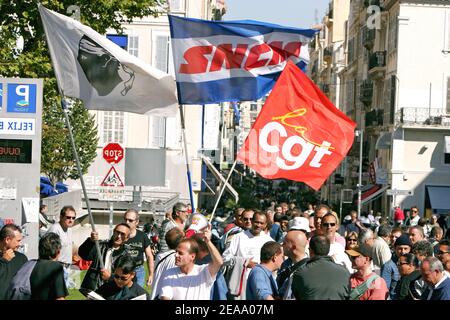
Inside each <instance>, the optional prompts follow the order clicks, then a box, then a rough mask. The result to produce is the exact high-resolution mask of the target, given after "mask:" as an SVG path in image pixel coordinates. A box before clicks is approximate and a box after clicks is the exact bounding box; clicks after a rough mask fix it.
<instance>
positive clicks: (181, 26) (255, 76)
mask: <svg viewBox="0 0 450 320" xmlns="http://www.w3.org/2000/svg"><path fill="white" fill-rule="evenodd" d="M169 22H170V34H171V37H172V52H173V60H174V65H175V74H176V79H177V87H178V101H179V103H180V104H206V103H217V102H222V101H246V100H250V101H251V100H257V99H259V98H261V97H262V96H264V95H265V94H266V93H268V92H269V91H270V90H271V89H272V87H273V86H274V84H275V81H276V79H277V78H278V77H279V75H280V72H281V71H282V70H283V68H284V67H285V65H286V63H287V61H289V60H290V61H292V62H294V63H295V64H296V65H297V66H298V67H300V68H301V69H303V70H304V69H305V67H306V65H307V63H308V62H309V53H308V43H309V42H310V41H311V39H312V37H313V36H314V34H315V33H316V32H317V30H312V29H298V28H290V27H284V26H279V25H275V24H269V23H264V22H258V21H247V20H245V21H206V20H199V19H192V18H182V17H178V16H169Z"/></svg>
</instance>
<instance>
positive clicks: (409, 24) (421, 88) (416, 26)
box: [397, 4, 450, 109]
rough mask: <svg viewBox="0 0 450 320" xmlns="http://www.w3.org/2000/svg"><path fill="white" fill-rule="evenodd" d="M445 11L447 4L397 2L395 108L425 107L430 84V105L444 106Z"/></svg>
mask: <svg viewBox="0 0 450 320" xmlns="http://www.w3.org/2000/svg"><path fill="white" fill-rule="evenodd" d="M446 8H447V9H446ZM449 14H450V6H448V5H447V6H437V5H420V6H417V5H412V4H411V5H410V4H402V5H401V7H400V14H399V37H398V39H399V42H398V59H399V62H398V74H397V76H398V78H399V86H400V94H399V97H398V107H413V108H428V107H429V106H430V83H431V108H438V109H443V108H445V101H446V91H447V90H446V87H447V77H449V76H450V55H448V54H445V53H443V52H442V50H446V48H448V44H447V42H448V41H447V40H446V39H448V36H449V28H450V24H449V23H448V21H449V20H448V19H449V18H448V17H449ZM414 44H415V45H414Z"/></svg>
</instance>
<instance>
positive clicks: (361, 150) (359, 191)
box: [355, 129, 364, 219]
mask: <svg viewBox="0 0 450 320" xmlns="http://www.w3.org/2000/svg"><path fill="white" fill-rule="evenodd" d="M363 135H364V130H363V129H359V130H356V131H355V136H357V137H360V140H359V173H358V185H357V188H358V219H359V217H361V188H362V153H363Z"/></svg>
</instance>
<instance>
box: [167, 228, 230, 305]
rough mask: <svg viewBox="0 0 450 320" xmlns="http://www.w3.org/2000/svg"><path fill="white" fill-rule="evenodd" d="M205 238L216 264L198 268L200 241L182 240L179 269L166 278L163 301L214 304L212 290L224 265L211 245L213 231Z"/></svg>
mask: <svg viewBox="0 0 450 320" xmlns="http://www.w3.org/2000/svg"><path fill="white" fill-rule="evenodd" d="M203 235H204V241H205V243H206V245H207V247H208V250H209V253H210V254H211V258H212V261H211V262H210V263H209V264H205V265H196V264H195V259H196V258H197V254H198V252H199V246H198V243H197V241H196V240H195V239H193V238H187V239H182V240H181V241H180V243H179V244H178V246H177V250H176V254H175V265H176V267H174V268H170V269H168V270H166V271H165V272H164V273H163V275H162V281H161V290H160V294H159V297H160V299H161V300H210V297H211V288H212V286H213V284H214V281H215V280H216V275H217V272H218V271H219V269H220V267H221V266H222V263H223V261H222V257H221V256H220V253H219V251H218V250H217V249H216V247H215V246H214V244H213V243H212V242H211V228H210V227H208V228H206V229H205V230H204V232H203Z"/></svg>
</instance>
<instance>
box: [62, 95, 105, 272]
mask: <svg viewBox="0 0 450 320" xmlns="http://www.w3.org/2000/svg"><path fill="white" fill-rule="evenodd" d="M61 106H62V108H63V113H64V118H65V119H66V125H67V130H68V131H69V137H70V142H71V143H72V151H73V155H74V156H75V162H76V164H77V170H78V174H79V175H80V182H81V188H82V189H83V195H84V201H85V202H86V208H87V211H88V215H89V223H90V224H91V227H92V231H94V232H95V223H94V218H93V217H92V212H91V206H90V204H89V197H88V195H87V191H86V185H85V184H84V178H83V172H82V171H81V166H80V158H79V157H78V152H77V146H76V144H75V139H74V138H73V134H72V126H71V125H70V120H69V115H68V114H67V107H66V102H65V100H64V96H63V95H62V94H61ZM95 248H96V250H97V255H98V258H99V259H98V261H99V262H100V269H103V268H104V267H105V266H104V264H103V259H102V254H101V252H100V246H99V245H98V241H95Z"/></svg>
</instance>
